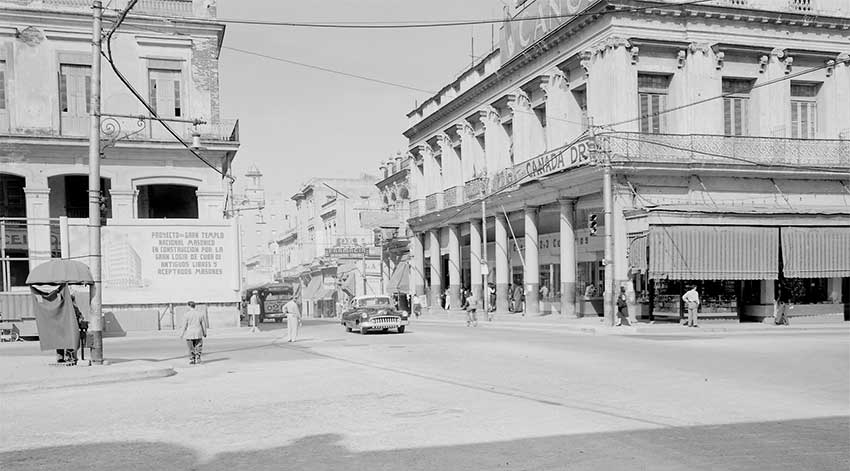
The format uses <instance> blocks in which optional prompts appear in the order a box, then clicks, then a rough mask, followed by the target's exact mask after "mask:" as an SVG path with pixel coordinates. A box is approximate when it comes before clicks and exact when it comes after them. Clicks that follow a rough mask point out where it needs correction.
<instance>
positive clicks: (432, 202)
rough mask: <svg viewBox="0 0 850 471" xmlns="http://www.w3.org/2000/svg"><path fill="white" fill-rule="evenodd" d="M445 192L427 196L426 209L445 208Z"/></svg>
mask: <svg viewBox="0 0 850 471" xmlns="http://www.w3.org/2000/svg"><path fill="white" fill-rule="evenodd" d="M442 203H443V194H442V193H434V194H430V195H428V196H426V197H425V211H436V210H438V209H443V204H442Z"/></svg>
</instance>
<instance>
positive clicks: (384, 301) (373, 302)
mask: <svg viewBox="0 0 850 471" xmlns="http://www.w3.org/2000/svg"><path fill="white" fill-rule="evenodd" d="M379 306H386V307H390V306H392V303H391V302H390V298H388V297H386V296H381V297H375V298H360V299H357V300H355V301H354V307H379Z"/></svg>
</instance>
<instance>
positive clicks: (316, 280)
mask: <svg viewBox="0 0 850 471" xmlns="http://www.w3.org/2000/svg"><path fill="white" fill-rule="evenodd" d="M320 289H322V277H321V276H314V277H313V278H310V283H309V284H308V285H307V287H306V288H304V291H303V292H302V293H301V298H303V299H316V295H317V294H318V292H319V290H320Z"/></svg>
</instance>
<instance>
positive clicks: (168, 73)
mask: <svg viewBox="0 0 850 471" xmlns="http://www.w3.org/2000/svg"><path fill="white" fill-rule="evenodd" d="M148 82H149V84H148V91H149V94H150V96H149V103H150V105H151V107H153V109H154V111H156V114H157V115H158V116H159V117H160V118H183V117H184V115H185V104H184V101H185V99H184V97H183V81H182V79H181V72H180V70H172V69H155V68H152V69H148ZM169 125H170V126H171V127H172V128H175V130H178V129H180V128H182V126H178V125H175V124H174V123H169ZM151 132H152V135H153V137H169V136H170V135H169V134H168V132H167V131H166V130H165V129H164V128H163V127H162V126H159V125H156V126H153V127H152V128H151Z"/></svg>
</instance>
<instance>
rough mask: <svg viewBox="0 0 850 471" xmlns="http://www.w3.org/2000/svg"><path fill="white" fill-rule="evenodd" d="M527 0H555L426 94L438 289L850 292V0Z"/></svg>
mask: <svg viewBox="0 0 850 471" xmlns="http://www.w3.org/2000/svg"><path fill="white" fill-rule="evenodd" d="M519 3H520V5H518V6H517V9H516V11H515V12H514V17H516V18H519V19H521V18H529V17H536V18H537V19H532V20H527V21H516V22H510V23H507V24H506V26H505V28H504V29H503V32H502V41H501V44H500V49H499V50H496V51H494V52H493V53H491V54H490V55H488V56H487V57H485V58H484V59H482V60H481V61H479V62H478V63H477V64H475V65H474V67H472V68H471V69H470V70H468V71H466V72H465V73H463V74H462V75H461V76H460V77H459V78H458V79H457V80H455V81H453V82H452V83H449V84H447V85H446V86H445V87H444V88H443V89H442V90H441V91H440V92H439V93H437V94H436V95H434V96H433V97H431V98H430V99H428V100H426V101H425V102H423V103H422V104H421V106H418V107H417V108H416V109H414V110H412V111H411V112H410V113H409V114H408V117H409V120H410V125H409V129H408V130H407V131H405V133H404V134H405V136H406V137H407V138H408V139H409V143H410V147H409V153H410V156H411V157H412V159H413V162H414V163H413V165H411V187H412V191H411V199H412V200H413V201H412V202H411V219H410V226H411V228H412V229H413V231H414V233H415V236H414V237H413V238H412V244H411V253H412V259H413V264H414V267H415V269H413V270H411V273H412V275H413V276H414V277H416V278H417V279H415V280H414V282H413V283H414V284H415V285H416V290H417V291H418V292H420V293H421V292H423V291H425V290H426V289H430V295H431V297H432V299H433V302H435V301H436V300H437V297H438V296H439V294H440V292H441V291H442V290H444V289H445V288H446V287H448V288H449V290H450V295H451V297H452V298H454V299H453V302H452V304H453V305H455V306H457V305H459V303H458V300H457V297H458V293H459V291H460V289H461V287H463V286H464V285H466V286H471V287H472V288H473V290H475V291H479V292H480V290H481V287H482V285H483V283H484V282H485V281H486V282H493V283H495V287H496V288H497V296H496V304H497V307H498V308H500V309H507V307H508V305H509V302H510V300H511V298H514V299H515V300H516V301H520V299H519V298H521V297H522V296H524V297H525V300H526V310H527V312H529V313H537V312H540V311H541V310H546V311H549V310H552V311H557V312H561V313H565V314H567V315H574V314H578V315H581V314H585V315H587V314H592V315H597V313H599V314H601V312H602V311H603V302H602V298H601V296H600V294H601V293H602V292H603V291H604V292H605V293H606V294H609V295H613V294H614V292H619V289H620V288H621V287H623V288H625V289H626V290H627V293H628V297H629V300H630V303H631V304H630V310H631V311H632V313H635V312H637V313H638V314H648V315H653V314H655V315H661V314H672V315H678V314H679V312H680V305H679V295H681V294H682V293H683V288H684V285H685V284H697V285H699V287H700V291H701V292H702V295H703V297H704V300H705V302H704V304H703V308H702V309H703V312H704V314H705V315H714V316H720V317H723V316H729V317H738V318H741V319H749V318H759V317H764V316H766V315H771V314H772V312H773V305H774V302H775V300H777V299H778V298H780V297H782V296H784V297H785V298H787V299H786V300H788V301H790V302H792V303H795V304H798V305H806V306H807V307H806V308H805V309H802V308H801V309H798V310H797V312H800V313H812V314H817V313H840V312H845V313H848V311H850V310H848V308H847V306H848V305H850V304H848V296H849V295H850V286H848V280H850V278H848V277H850V184H849V183H850V182H848V175H850V140H848V139H850V105H848V104H850V5H848V3H847V2H846V1H843V0H810V1H809V0H807V1H768V0H735V1H732V0H710V1H706V2H699V3H696V2H679V1H661V0H657V1H646V2H637V3H635V2H627V1H618V0H599V1H594V0H579V1H576V0H569V1H568V0H556V1H542V0H537V1H533V0H531V1H527V2H519ZM607 162H610V172H611V175H612V177H611V180H610V181H611V191H610V192H606V191H604V190H605V180H606V179H605V171H604V168H605V167H606V163H607ZM606 193H607V195H610V199H611V206H610V208H611V211H610V214H606V211H605V207H606V205H605V204H604V203H605V200H606ZM482 195H486V196H487V198H486V216H485V217H486V219H485V220H484V225H483V226H482V213H481V211H482V210H481V205H480V204H479V201H480V199H481V197H482ZM606 223H607V224H608V225H609V227H608V228H606V227H605V225H606ZM589 226H593V228H591V227H589ZM606 229H607V231H606ZM606 232H608V233H610V236H611V245H610V250H611V252H610V254H608V255H607V256H606V244H605V237H603V235H605V234H606ZM483 238H486V239H484V241H486V244H484V245H482V242H483V241H482V239H483ZM482 247H484V248H482ZM482 263H486V265H484V266H482ZM482 270H488V271H489V277H482ZM417 273H424V274H425V275H424V276H417V275H416V274H417ZM606 275H607V276H608V278H607V280H606ZM606 281H607V282H606ZM511 285H513V286H512V289H509V286H511ZM543 286H545V287H546V288H545V289H544V288H542V287H543ZM780 291H781V292H782V294H780ZM541 297H543V298H545V299H539V298H541ZM612 298H613V296H611V297H609V298H608V300H609V302H608V305H609V306H611V304H612V303H611V301H610V300H611V299H612ZM516 305H517V306H520V305H521V304H520V303H519V302H517V303H516Z"/></svg>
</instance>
